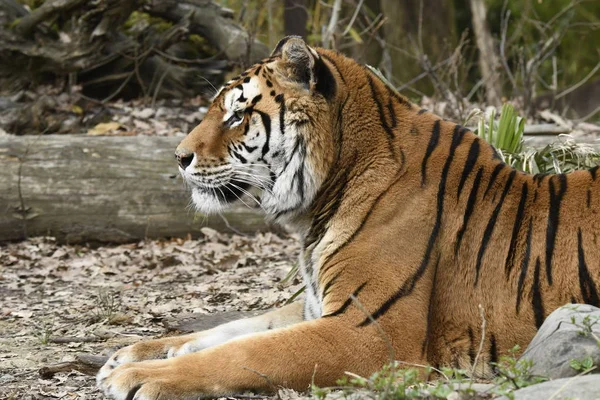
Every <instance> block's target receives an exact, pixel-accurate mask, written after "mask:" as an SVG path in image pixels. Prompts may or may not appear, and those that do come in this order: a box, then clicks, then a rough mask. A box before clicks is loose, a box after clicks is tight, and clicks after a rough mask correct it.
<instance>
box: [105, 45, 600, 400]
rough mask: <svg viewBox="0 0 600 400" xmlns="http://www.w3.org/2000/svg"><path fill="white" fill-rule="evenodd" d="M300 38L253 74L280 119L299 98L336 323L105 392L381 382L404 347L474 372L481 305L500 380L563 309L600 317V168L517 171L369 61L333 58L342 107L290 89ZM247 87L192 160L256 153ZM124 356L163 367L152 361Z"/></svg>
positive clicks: (197, 357)
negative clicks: (243, 99) (582, 308)
mask: <svg viewBox="0 0 600 400" xmlns="http://www.w3.org/2000/svg"><path fill="white" fill-rule="evenodd" d="M290 41H291V43H292V44H291V45H290V44H285V43H284V45H283V49H282V52H283V54H282V55H280V56H279V55H276V56H275V57H273V58H271V59H269V60H266V61H265V62H264V64H262V65H261V66H255V67H254V68H253V69H251V70H250V72H249V74H253V73H254V71H256V70H257V69H258V68H265V67H266V66H269V69H270V70H271V71H272V72H271V73H269V74H268V75H267V76H266V77H264V78H263V79H262V80H261V85H262V86H261V93H263V98H262V100H261V101H260V102H259V103H258V104H257V105H256V108H257V109H260V110H261V111H262V112H264V113H267V114H268V115H270V116H271V119H275V118H277V115H278V113H279V112H280V104H278V103H277V102H276V101H275V98H274V97H273V96H269V95H268V93H269V92H270V91H271V90H274V91H275V92H276V93H284V95H285V96H284V98H285V107H286V109H287V114H286V117H287V121H288V123H289V124H290V125H293V124H297V125H298V126H299V128H298V129H300V132H301V133H302V135H304V136H303V137H304V139H305V141H306V145H307V159H306V162H307V163H310V164H311V165H313V166H315V168H316V169H315V171H314V174H315V181H316V182H318V184H319V189H318V191H317V193H316V195H315V196H314V199H313V200H312V201H311V203H310V206H309V207H307V208H306V209H305V210H303V211H302V212H298V213H296V214H293V215H292V216H290V217H289V218H287V219H286V222H288V223H289V224H290V225H291V226H293V227H294V228H295V229H296V230H297V231H298V232H299V233H300V234H301V236H302V237H303V244H304V249H303V252H302V254H301V258H302V260H303V262H304V264H305V265H307V266H309V267H310V268H311V271H318V279H317V282H315V283H314V284H315V285H316V286H317V288H316V290H317V291H318V293H320V295H322V315H321V316H320V317H319V318H317V319H314V320H311V321H304V322H298V321H299V320H300V319H301V317H300V316H299V314H298V313H299V308H296V309H295V311H293V313H292V314H293V315H296V317H293V318H292V317H290V320H289V321H287V322H286V323H281V324H280V325H277V327H279V328H277V329H272V330H266V331H265V332H262V333H256V334H253V335H250V336H246V337H244V338H241V339H237V340H233V341H230V342H225V343H223V344H220V345H217V346H215V347H211V348H208V349H205V350H202V351H199V352H196V353H191V354H186V355H182V356H179V357H175V358H171V359H168V360H160V361H143V362H134V363H127V364H124V365H122V366H120V367H118V368H117V369H115V370H114V371H115V372H113V373H111V374H110V375H108V377H106V376H104V377H103V379H106V381H103V382H109V383H110V385H115V386H118V387H120V388H124V389H123V390H124V391H127V390H132V388H134V389H135V390H134V391H137V390H138V389H139V391H138V394H139V396H140V397H139V398H146V397H144V396H148V398H151V396H157V397H156V398H186V397H187V396H189V397H191V396H194V395H197V394H200V393H203V394H219V393H226V392H234V391H238V390H242V389H254V390H269V389H272V388H273V386H272V385H284V386H288V387H292V388H296V389H300V390H302V389H306V388H307V387H308V385H309V384H310V383H311V382H312V381H313V379H314V382H315V383H317V384H318V385H332V384H334V383H335V381H336V379H338V378H340V377H341V376H342V375H343V374H344V372H345V371H351V372H354V373H357V374H360V375H363V376H367V375H369V374H371V373H373V372H374V371H376V370H377V369H379V368H381V367H382V365H383V364H384V363H385V362H387V361H388V360H389V357H390V348H389V346H390V345H391V347H392V349H393V357H394V358H395V359H398V360H402V361H406V362H409V363H418V364H425V363H426V364H431V365H434V366H448V365H450V366H452V365H453V366H457V367H461V368H468V369H469V370H470V369H471V367H472V363H473V361H474V358H475V353H476V352H477V347H478V346H479V341H480V337H481V331H480V326H481V318H480V315H479V311H478V305H481V306H482V307H483V310H484V312H485V318H486V320H487V332H486V337H485V338H484V341H485V342H484V345H483V352H482V355H481V357H480V359H479V360H480V364H479V365H478V366H477V369H476V372H477V374H479V375H486V374H488V373H489V372H490V368H489V363H490V362H494V361H496V360H497V358H498V356H499V355H501V354H503V353H505V352H506V351H507V350H508V349H510V348H512V347H513V346H515V345H517V344H518V345H520V346H521V347H522V348H524V347H525V346H526V345H527V344H528V343H529V341H530V340H531V339H532V337H533V335H534V334H535V332H536V330H537V328H538V327H539V325H540V324H541V322H542V321H543V319H544V318H545V317H546V316H547V315H548V314H549V313H550V312H551V311H552V310H554V309H555V308H557V307H559V306H561V305H563V304H565V303H569V302H587V303H591V304H594V305H598V287H597V285H596V282H599V281H600V246H598V240H599V238H598V235H599V233H600V218H599V217H598V210H599V209H600V187H599V183H598V179H597V177H596V169H594V170H591V171H579V172H575V173H572V174H569V175H550V176H531V175H527V174H525V173H522V172H519V171H516V170H514V169H513V168H511V167H509V166H507V165H504V164H503V163H502V162H501V160H499V159H498V157H497V156H496V153H495V150H494V149H493V148H492V147H491V146H490V145H489V144H487V143H486V142H485V141H483V140H482V139H481V138H479V137H477V136H476V135H474V134H473V133H471V132H469V131H467V130H466V129H464V128H462V127H460V126H458V125H456V124H454V123H452V122H447V121H443V120H441V119H440V118H439V117H437V116H435V115H433V114H431V113H429V112H423V111H420V110H419V109H418V108H417V107H416V106H415V105H413V104H410V103H409V102H408V101H407V100H406V99H405V98H403V97H401V96H399V95H397V94H396V93H394V92H393V91H392V90H390V89H389V88H388V87H387V86H386V85H385V84H384V83H383V82H382V81H380V80H379V79H378V78H377V77H376V76H375V75H373V74H372V73H371V72H369V71H368V70H367V69H365V68H364V67H362V66H360V65H358V64H356V63H355V62H354V61H353V60H351V59H348V58H345V57H344V56H342V55H340V54H338V53H335V52H332V51H328V50H322V49H318V50H317V51H318V55H319V56H318V57H319V58H318V59H320V60H322V62H324V64H325V66H326V67H327V68H328V70H329V71H330V72H331V75H332V76H333V78H334V79H335V82H334V84H335V91H334V95H333V97H332V98H330V99H327V98H326V96H325V95H321V94H319V93H317V92H316V90H323V91H325V92H324V93H328V94H329V95H330V94H331V93H330V92H327V90H329V89H330V88H329V89H328V88H323V87H321V88H318V87H317V86H316V83H315V82H314V79H312V78H311V79H312V80H309V82H310V85H309V87H308V88H306V87H303V86H302V85H300V84H299V83H297V82H295V81H293V80H289V79H286V76H288V75H289V74H290V73H291V74H297V73H298V71H297V70H294V69H293V68H292V72H290V68H291V67H290V66H289V65H288V63H289V62H295V61H294V60H293V59H291V58H290V59H289V60H291V61H288V60H287V59H286V46H287V47H290V46H292V45H293V46H301V43H299V39H295V38H292V39H288V42H290ZM292 50H293V49H292ZM287 51H291V50H290V49H289V48H287ZM318 59H317V60H318ZM311 67H312V68H314V65H311ZM300 72H302V71H300ZM243 79H244V77H241V78H240V81H242V80H243ZM267 79H268V80H269V81H270V82H271V84H272V85H273V86H272V87H267V84H266V80H267ZM238 84H239V82H238V81H236V82H233V83H232V84H231V85H229V86H228V87H227V88H225V89H224V90H223V92H222V93H221V94H220V95H219V96H218V97H217V98H216V99H215V101H214V103H213V105H212V107H211V108H210V110H209V112H208V114H207V116H206V118H205V120H204V121H203V122H202V123H201V124H200V125H199V126H198V127H197V128H195V129H194V130H193V131H192V132H191V133H190V135H188V137H186V138H185V139H184V141H183V142H182V143H181V145H180V147H179V149H178V152H179V154H183V153H189V152H194V153H196V154H197V155H198V156H199V157H198V158H199V159H201V160H202V162H206V163H211V162H214V163H217V164H218V163H224V162H225V161H223V160H225V158H226V156H227V154H226V151H227V150H226V148H227V147H226V146H227V142H228V141H230V140H233V141H236V140H238V141H239V140H243V132H242V130H243V128H242V127H241V126H240V127H238V128H236V129H232V130H227V129H224V128H223V126H222V122H221V121H222V119H223V113H224V112H225V111H224V109H223V106H222V104H221V102H222V101H223V96H224V94H225V93H227V91H228V90H231V88H232V87H235V86H236V85H238ZM351 294H354V297H350V295H351ZM365 311H366V312H367V313H368V314H365ZM292 314H290V315H292ZM264 318H265V319H264V320H263V322H264V321H267V320H268V319H269V318H271V317H269V314H267V316H265V317H264ZM292 322H297V323H293V324H291V325H289V324H288V323H292ZM381 332H384V334H383V335H382V333H381ZM162 340H163V341H164V340H165V339H162ZM166 340H174V341H175V340H180V339H170V338H169V339H166ZM149 343H150V344H152V343H153V342H149ZM157 343H158V342H157ZM163 344H164V343H163ZM163 344H161V346H162V345H163ZM161 348H162V347H161ZM140 349H141V347H140ZM144 351H146V352H147V353H149V354H150V353H151V354H155V353H156V351H149V350H147V349H146V350H144ZM161 351H162V350H161ZM158 352H160V351H158ZM122 354H126V355H127V357H129V360H130V361H140V360H144V359H147V358H149V357H147V356H144V355H143V354H142V351H141V350H140V351H139V352H137V353H136V351H135V350H131V349H130V350H127V349H125V352H124V353H122ZM102 385H105V386H106V383H101V386H102ZM140 385H141V386H140ZM138 386H140V387H141V388H138ZM111 393H112V392H111ZM115 393H116V392H115ZM165 393H167V394H168V395H169V396H171V397H168V396H167V395H166V394H165ZM115 397H118V396H116V395H115ZM118 398H119V397H118ZM136 398H138V397H136ZM152 398H154V397H152Z"/></svg>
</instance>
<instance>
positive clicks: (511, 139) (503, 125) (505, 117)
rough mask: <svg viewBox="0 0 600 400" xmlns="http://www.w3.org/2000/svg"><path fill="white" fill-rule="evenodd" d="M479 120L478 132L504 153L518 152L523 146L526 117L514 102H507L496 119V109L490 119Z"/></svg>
mask: <svg viewBox="0 0 600 400" xmlns="http://www.w3.org/2000/svg"><path fill="white" fill-rule="evenodd" d="M487 122H488V123H487V125H486V121H485V118H481V119H480V120H479V124H478V125H477V129H476V133H477V134H478V135H479V136H481V137H482V138H483V139H485V140H486V141H487V142H488V143H490V144H491V145H492V146H494V147H495V148H496V149H498V150H499V151H501V152H502V153H508V154H516V153H519V152H520V151H521V150H522V148H523V132H524V131H525V118H522V117H520V116H519V115H518V114H517V112H516V111H515V108H514V107H513V106H512V104H509V103H505V104H504V105H503V106H502V110H501V111H500V119H499V120H498V121H496V110H492V112H491V113H490V115H489V119H488V121H487Z"/></svg>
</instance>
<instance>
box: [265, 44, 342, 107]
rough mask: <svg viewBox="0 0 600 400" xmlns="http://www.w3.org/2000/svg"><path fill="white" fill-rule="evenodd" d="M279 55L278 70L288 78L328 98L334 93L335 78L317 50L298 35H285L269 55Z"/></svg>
mask: <svg viewBox="0 0 600 400" xmlns="http://www.w3.org/2000/svg"><path fill="white" fill-rule="evenodd" d="M278 56H281V62H280V66H281V68H280V72H281V73H282V74H283V75H284V76H285V77H286V78H287V79H289V80H292V81H294V82H298V83H302V84H304V85H305V86H306V88H307V89H309V90H311V91H312V90H316V91H317V92H320V93H321V94H322V95H323V96H325V98H327V99H330V98H331V97H332V96H333V95H334V94H335V79H334V78H333V75H332V74H331V71H329V68H327V66H326V65H325V63H324V62H323V60H322V59H321V56H320V55H319V53H317V51H316V50H315V49H313V48H311V47H310V46H308V45H307V44H306V43H305V42H304V40H303V39H302V38H301V37H300V36H286V37H284V38H283V39H281V40H280V41H279V43H277V46H275V50H273V53H272V54H271V57H278Z"/></svg>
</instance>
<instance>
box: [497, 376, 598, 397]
mask: <svg viewBox="0 0 600 400" xmlns="http://www.w3.org/2000/svg"><path fill="white" fill-rule="evenodd" d="M512 394H513V395H514V400H547V399H550V398H551V399H552V400H566V399H570V400H598V399H600V376H598V375H586V376H578V377H572V378H562V379H556V380H553V381H548V382H544V383H538V384H537V385H533V386H528V387H526V388H523V389H519V390H517V391H514V392H513V393H512ZM507 399H508V397H500V398H499V399H498V400H507Z"/></svg>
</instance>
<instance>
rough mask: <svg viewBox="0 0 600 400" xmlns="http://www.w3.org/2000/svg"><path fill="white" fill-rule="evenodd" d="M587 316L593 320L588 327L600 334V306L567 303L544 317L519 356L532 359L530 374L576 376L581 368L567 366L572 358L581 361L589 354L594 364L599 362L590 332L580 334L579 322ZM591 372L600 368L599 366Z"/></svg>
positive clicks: (581, 330) (558, 376)
mask: <svg viewBox="0 0 600 400" xmlns="http://www.w3.org/2000/svg"><path fill="white" fill-rule="evenodd" d="M586 318H587V319H588V320H589V321H591V322H592V323H594V322H596V323H595V324H594V325H593V326H592V327H591V329H592V331H593V333H594V335H596V336H598V337H600V309H598V308H596V307H594V306H590V305H587V304H568V305H565V306H562V307H561V308H559V309H557V310H556V311H554V312H553V313H552V314H550V315H549V316H548V318H546V320H545V321H544V323H543V324H542V326H541V327H540V330H539V331H538V333H537V335H535V337H534V338H533V340H532V341H531V343H530V344H529V346H527V349H526V350H525V352H524V353H523V355H522V356H521V359H529V360H531V361H532V362H533V367H532V369H531V372H532V373H533V374H535V375H541V376H546V377H548V378H551V379H558V378H565V377H569V376H575V375H577V374H578V373H579V372H580V371H576V370H575V369H573V368H572V367H571V366H570V362H571V360H579V361H580V360H583V359H584V358H585V357H587V356H590V357H592V360H593V362H594V365H597V366H600V347H599V345H598V343H596V340H595V339H594V337H593V336H592V335H590V334H588V335H584V334H582V333H583V332H584V331H585V329H584V328H582V326H583V325H584V323H585V321H584V319H586ZM572 319H574V321H575V324H574V323H573V322H572ZM593 372H595V373H598V372H600V368H596V369H595V370H594V371H593ZM596 379H599V380H600V378H596Z"/></svg>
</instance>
